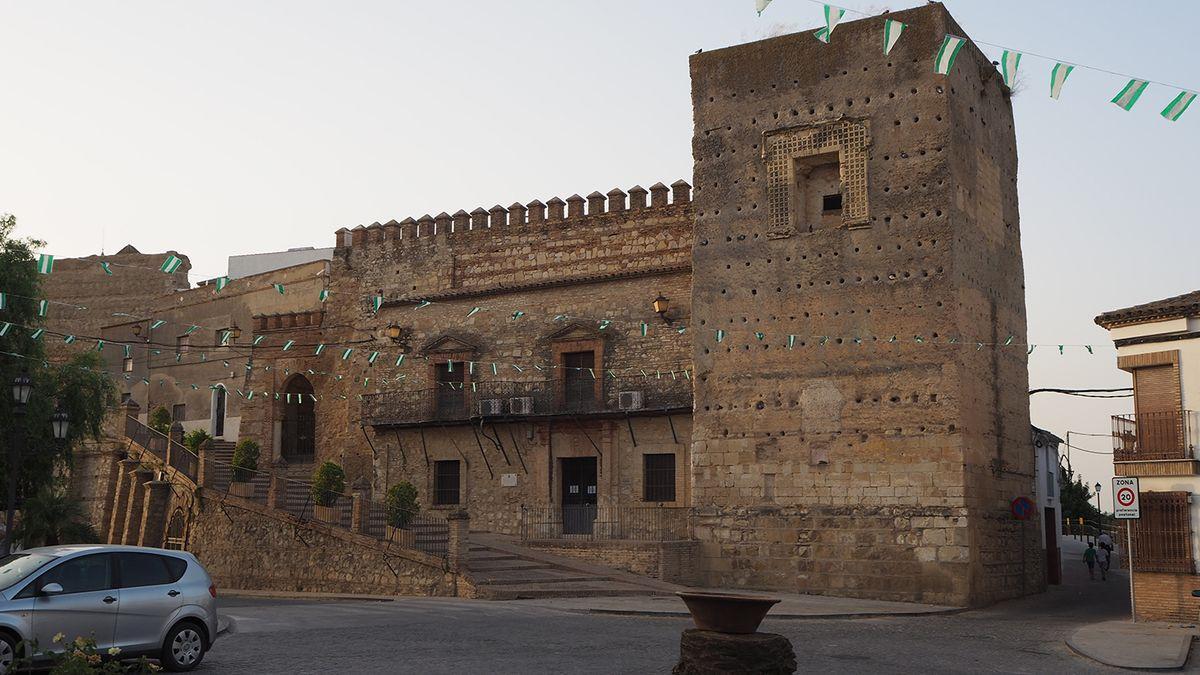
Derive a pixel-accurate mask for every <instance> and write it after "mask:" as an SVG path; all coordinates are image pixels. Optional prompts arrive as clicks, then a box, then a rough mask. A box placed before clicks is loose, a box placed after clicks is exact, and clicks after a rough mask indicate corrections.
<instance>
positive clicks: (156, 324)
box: [150, 319, 167, 330]
mask: <svg viewBox="0 0 1200 675" xmlns="http://www.w3.org/2000/svg"><path fill="white" fill-rule="evenodd" d="M165 325H167V322H166V321H163V320H162V319H155V320H154V322H153V323H151V324H150V330H154V329H155V328H162V327H163V326H165Z"/></svg>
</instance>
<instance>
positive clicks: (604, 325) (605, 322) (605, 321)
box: [599, 319, 612, 330]
mask: <svg viewBox="0 0 1200 675" xmlns="http://www.w3.org/2000/svg"><path fill="white" fill-rule="evenodd" d="M611 325H612V322H611V321H609V320H608V319H602V320H601V321H600V328H599V329H600V330H604V329H605V328H608V327H609V326H611Z"/></svg>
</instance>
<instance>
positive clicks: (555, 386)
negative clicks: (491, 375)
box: [362, 373, 692, 426]
mask: <svg viewBox="0 0 1200 675" xmlns="http://www.w3.org/2000/svg"><path fill="white" fill-rule="evenodd" d="M600 375H601V374H600V373H597V374H596V377H597V379H595V380H592V379H590V378H588V379H585V380H580V379H577V378H576V379H570V380H565V379H564V380H542V381H535V382H473V383H466V384H463V383H442V384H440V385H439V386H437V387H434V388H431V389H405V390H397V391H388V392H382V393H379V394H367V395H365V396H363V408H362V415H363V421H364V422H365V423H366V424H369V425H372V426H403V425H416V424H428V423H435V422H443V423H444V422H462V421H466V420H472V419H476V418H518V419H519V418H529V417H554V416H563V415H599V414H608V413H612V414H638V413H641V412H646V411H669V410H691V408H692V381H691V379H690V378H689V377H684V376H683V374H682V373H675V374H674V375H673V376H672V375H669V374H667V373H662V374H661V376H659V377H655V376H653V375H651V376H648V377H644V378H643V377H634V378H624V379H618V378H614V377H604V378H601V377H600Z"/></svg>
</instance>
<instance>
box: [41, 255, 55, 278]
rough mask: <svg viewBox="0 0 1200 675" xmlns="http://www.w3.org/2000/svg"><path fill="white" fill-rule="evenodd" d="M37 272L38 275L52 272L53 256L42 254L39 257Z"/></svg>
mask: <svg viewBox="0 0 1200 675" xmlns="http://www.w3.org/2000/svg"><path fill="white" fill-rule="evenodd" d="M37 270H38V273H40V274H50V273H51V272H53V271H54V256H52V255H50V254H49V253H43V254H41V255H39V256H38V265H37Z"/></svg>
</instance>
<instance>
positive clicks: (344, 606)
mask: <svg viewBox="0 0 1200 675" xmlns="http://www.w3.org/2000/svg"><path fill="white" fill-rule="evenodd" d="M1073 556H1074V553H1073V552H1072V551H1070V550H1069V549H1068V550H1067V551H1064V567H1065V568H1066V571H1067V583H1065V584H1064V585H1063V586H1059V587H1053V588H1051V590H1050V591H1049V592H1047V593H1045V594H1042V595H1037V596H1032V597H1028V598H1024V599H1021V600H1016V601H1010V602H1005V603H1001V604H999V605H996V606H993V607H990V608H986V609H981V610H972V611H967V612H961V613H958V614H950V615H937V616H908V617H896V618H876V619H836V620H833V619H829V620H824V619H786V620H774V621H772V620H770V619H768V620H767V622H766V623H764V624H763V628H762V629H763V630H765V631H769V632H775V633H781V634H783V635H785V636H787V637H788V638H789V639H790V640H791V641H792V644H793V646H794V647H795V649H796V653H797V657H798V660H799V662H800V664H801V670H802V671H804V670H820V671H823V672H855V673H861V672H872V673H900V672H913V671H918V670H919V671H920V672H925V673H931V672H932V673H940V672H945V673H950V672H964V671H971V672H1026V673H1041V672H1054V673H1070V672H1097V671H1102V670H1105V669H1104V668H1102V667H1101V666H1099V665H1098V664H1096V663H1094V662H1091V661H1089V660H1087V659H1084V658H1082V657H1079V656H1076V655H1075V654H1073V653H1071V652H1070V650H1068V649H1067V647H1066V645H1065V644H1064V639H1065V638H1066V636H1067V635H1069V634H1070V632H1071V631H1072V630H1074V628H1076V627H1078V626H1080V625H1082V624H1086V623H1091V622H1095V621H1101V620H1105V619H1108V618H1113V619H1119V618H1122V616H1127V613H1128V585H1127V577H1126V576H1125V574H1124V573H1121V572H1117V573H1115V574H1114V577H1115V578H1114V579H1112V580H1110V581H1108V582H1107V583H1104V582H1099V581H1096V582H1089V581H1088V580H1087V576H1086V572H1083V573H1082V576H1081V569H1082V563H1079V562H1077V561H1076V560H1074V557H1073ZM1076 567H1078V568H1081V569H1076ZM221 611H222V613H225V614H228V615H230V616H232V617H233V618H234V621H235V622H236V628H235V630H234V632H233V633H232V634H230V635H226V636H224V637H223V638H222V639H221V640H219V641H218V642H217V644H216V648H215V649H214V651H213V652H212V653H211V654H210V655H209V657H208V658H207V659H206V660H205V662H204V665H203V668H202V671H203V672H229V673H250V672H254V673H293V674H294V673H328V672H331V671H341V672H344V673H410V672H411V673H477V672H478V673H532V672H572V673H652V672H659V673H665V672H669V671H670V669H671V667H672V666H673V665H674V663H675V659H676V656H677V654H678V645H679V633H680V631H682V630H683V629H685V628H688V627H689V626H690V625H691V623H690V621H688V620H686V619H680V618H653V617H640V616H637V617H626V616H611V615H596V614H584V613H579V612H576V611H568V610H565V609H563V608H559V607H555V606H554V605H553V603H552V602H549V601H547V602H546V603H543V604H540V605H536V606H535V605H530V604H523V603H504V602H486V601H473V600H457V599H430V598H413V599H401V600H397V601H394V602H366V601H353V602H351V601H346V602H338V601H322V602H312V601H296V600H260V599H238V598H226V599H223V600H222V603H221ZM1193 658H1196V657H1195V656H1193ZM1193 663H1195V661H1193Z"/></svg>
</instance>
